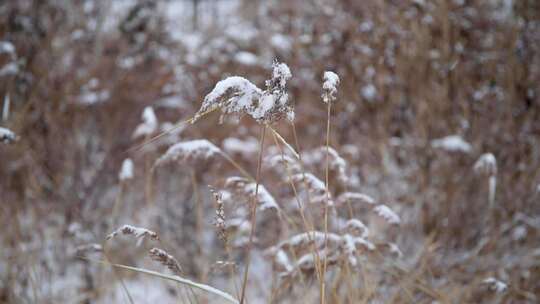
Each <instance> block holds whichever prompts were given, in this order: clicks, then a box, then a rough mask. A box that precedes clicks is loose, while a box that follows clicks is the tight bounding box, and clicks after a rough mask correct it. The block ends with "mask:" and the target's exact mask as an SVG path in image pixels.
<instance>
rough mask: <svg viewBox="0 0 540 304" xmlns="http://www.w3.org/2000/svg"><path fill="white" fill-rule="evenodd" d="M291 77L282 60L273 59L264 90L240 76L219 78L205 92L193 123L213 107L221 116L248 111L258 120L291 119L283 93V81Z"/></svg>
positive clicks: (289, 107)
mask: <svg viewBox="0 0 540 304" xmlns="http://www.w3.org/2000/svg"><path fill="white" fill-rule="evenodd" d="M291 77H292V74H291V71H290V69H289V67H288V66H287V65H286V64H285V63H278V62H275V63H274V64H273V70H272V78H271V79H269V80H267V81H266V90H264V91H263V90H261V89H259V88H258V87H257V86H256V85H254V84H253V83H251V82H250V81H249V80H247V79H245V78H243V77H240V76H232V77H228V78H226V79H224V80H221V81H219V82H218V83H217V84H216V86H215V87H214V89H213V90H212V91H211V92H210V93H209V94H208V95H206V97H205V98H204V101H203V104H202V106H201V108H200V109H199V111H198V112H197V113H196V114H195V116H194V118H193V122H195V121H197V120H198V119H200V118H201V117H203V116H204V115H205V114H207V113H209V112H211V111H213V110H217V109H221V112H222V114H223V115H226V114H232V115H237V116H242V115H244V114H248V115H250V116H251V117H252V118H253V119H255V120H256V121H257V122H258V123H273V122H276V121H278V120H280V119H281V118H283V117H287V118H288V119H290V120H292V119H293V118H294V110H293V107H292V106H291V104H290V102H289V97H288V94H287V92H286V89H287V86H286V84H287V81H288V80H289V79H290V78H291ZM223 115H222V118H223Z"/></svg>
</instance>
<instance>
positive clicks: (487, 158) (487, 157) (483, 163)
mask: <svg viewBox="0 0 540 304" xmlns="http://www.w3.org/2000/svg"><path fill="white" fill-rule="evenodd" d="M473 169H474V171H475V172H476V173H477V174H480V175H484V176H487V177H488V183H489V185H488V186H489V193H488V201H489V208H490V209H492V208H493V207H494V206H495V192H496V190H497V159H496V158H495V155H493V154H492V153H485V154H482V155H481V156H480V158H478V160H477V161H476V163H475V164H474V167H473Z"/></svg>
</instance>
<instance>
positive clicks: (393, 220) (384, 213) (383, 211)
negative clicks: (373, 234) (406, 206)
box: [373, 204, 401, 225]
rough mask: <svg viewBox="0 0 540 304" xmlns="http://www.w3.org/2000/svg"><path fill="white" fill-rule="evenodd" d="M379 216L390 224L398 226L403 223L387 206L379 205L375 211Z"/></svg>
mask: <svg viewBox="0 0 540 304" xmlns="http://www.w3.org/2000/svg"><path fill="white" fill-rule="evenodd" d="M373 210H374V211H375V213H376V214H377V215H379V216H380V217H382V218H383V219H384V220H386V221H387V222H388V223H390V224H394V225H398V224H399V223H400V222H401V219H400V218H399V216H398V215H397V214H396V213H395V212H394V211H393V210H392V209H390V208H389V207H388V206H386V205H382V204H381V205H378V206H377V207H375V209H373Z"/></svg>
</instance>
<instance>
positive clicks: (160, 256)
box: [148, 247, 182, 275]
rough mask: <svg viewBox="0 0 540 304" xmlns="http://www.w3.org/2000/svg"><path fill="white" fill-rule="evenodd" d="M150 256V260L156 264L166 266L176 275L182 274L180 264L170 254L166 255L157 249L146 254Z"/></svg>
mask: <svg viewBox="0 0 540 304" xmlns="http://www.w3.org/2000/svg"><path fill="white" fill-rule="evenodd" d="M148 254H149V255H150V258H151V259H152V260H154V261H156V262H159V263H161V264H162V265H163V266H166V267H167V268H169V270H171V271H172V272H173V273H174V274H176V275H181V274H182V267H181V266H180V263H178V261H177V260H176V259H175V258H174V257H173V256H172V255H170V254H168V253H167V252H166V251H165V250H162V249H159V248H155V247H154V248H152V249H150V251H149V252H148Z"/></svg>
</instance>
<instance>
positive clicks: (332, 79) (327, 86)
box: [321, 71, 339, 103]
mask: <svg viewBox="0 0 540 304" xmlns="http://www.w3.org/2000/svg"><path fill="white" fill-rule="evenodd" d="M338 85H339V76H338V75H337V74H336V73H334V72H331V71H326V72H324V74H323V93H322V96H321V97H322V100H323V101H324V103H329V102H332V101H335V100H336V94H337V86H338Z"/></svg>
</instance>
